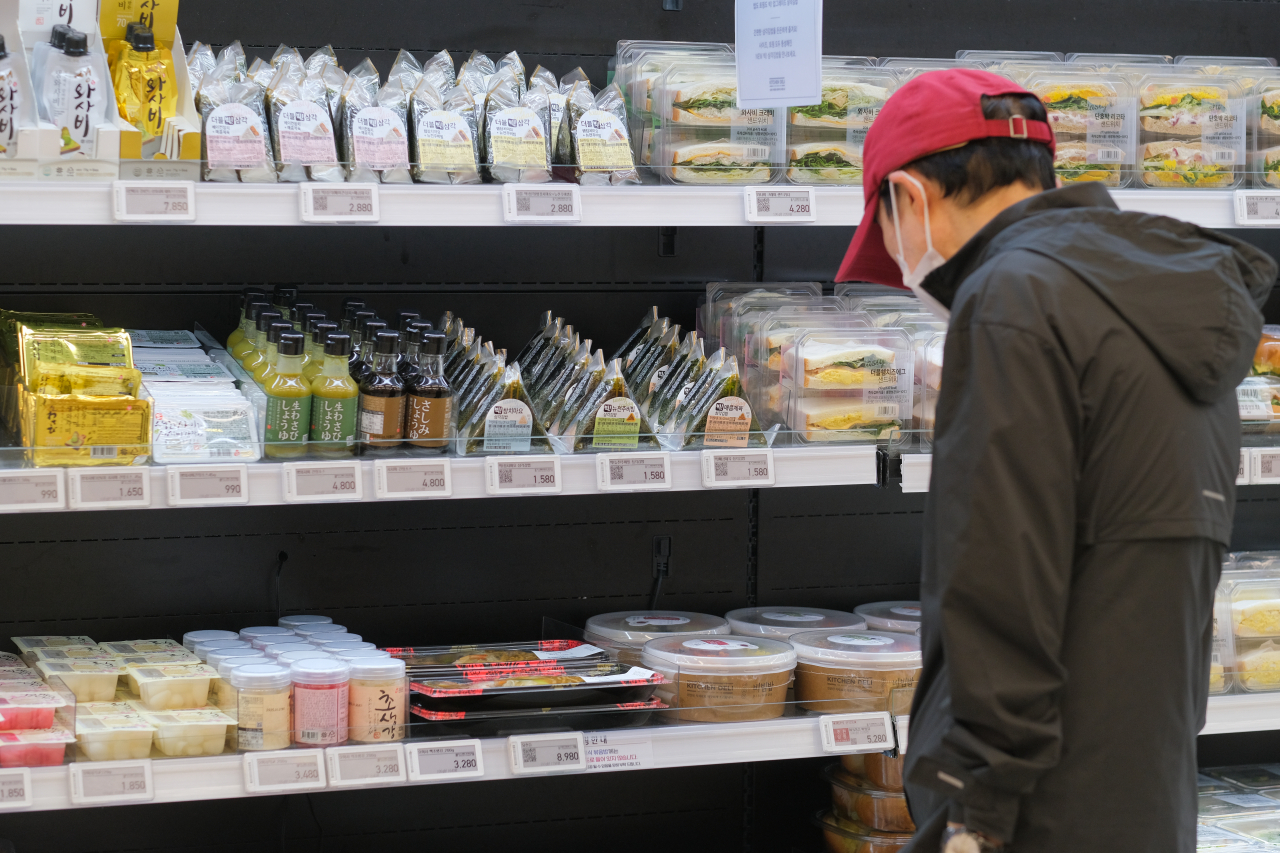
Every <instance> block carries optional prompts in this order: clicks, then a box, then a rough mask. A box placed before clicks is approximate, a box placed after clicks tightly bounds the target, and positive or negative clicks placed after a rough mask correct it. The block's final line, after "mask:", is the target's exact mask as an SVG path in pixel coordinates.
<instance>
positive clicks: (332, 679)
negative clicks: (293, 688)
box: [289, 657, 351, 684]
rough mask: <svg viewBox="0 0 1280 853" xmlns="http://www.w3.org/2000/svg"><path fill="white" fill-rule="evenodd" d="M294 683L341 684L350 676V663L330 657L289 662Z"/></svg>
mask: <svg viewBox="0 0 1280 853" xmlns="http://www.w3.org/2000/svg"><path fill="white" fill-rule="evenodd" d="M289 675H290V676H292V677H293V683H294V684H341V683H342V682H344V681H346V680H347V679H349V678H350V677H351V665H350V664H348V663H347V662H346V661H344V660H335V659H333V658H331V657H325V658H308V659H307V660H300V661H294V662H293V663H291V664H289Z"/></svg>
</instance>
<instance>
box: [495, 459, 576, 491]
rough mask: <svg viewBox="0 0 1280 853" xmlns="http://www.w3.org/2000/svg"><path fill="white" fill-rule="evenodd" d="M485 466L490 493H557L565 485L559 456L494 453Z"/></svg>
mask: <svg viewBox="0 0 1280 853" xmlns="http://www.w3.org/2000/svg"><path fill="white" fill-rule="evenodd" d="M484 466H485V467H484V473H485V476H484V488H485V491H486V492H487V493H488V494H490V495H556V494H559V493H560V492H561V491H562V490H563V488H564V487H563V486H562V484H561V480H560V457H558V456H523V457H514V458H511V459H503V458H500V457H496V456H490V457H489V458H487V459H485V460H484Z"/></svg>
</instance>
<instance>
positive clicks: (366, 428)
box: [359, 324, 405, 456]
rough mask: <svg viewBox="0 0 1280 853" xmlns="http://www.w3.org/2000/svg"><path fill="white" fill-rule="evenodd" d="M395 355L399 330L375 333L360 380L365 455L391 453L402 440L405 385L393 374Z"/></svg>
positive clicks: (398, 347) (398, 342) (361, 432)
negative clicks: (369, 358)
mask: <svg viewBox="0 0 1280 853" xmlns="http://www.w3.org/2000/svg"><path fill="white" fill-rule="evenodd" d="M370 325H373V324H370ZM399 354H400V333H399V332H385V331H379V332H377V338H376V339H375V340H374V342H373V365H372V368H371V370H370V371H369V372H368V373H367V374H365V375H364V376H362V377H361V379H360V424H359V426H360V441H361V442H362V445H363V452H364V453H366V454H369V455H374V456H377V455H380V454H382V455H386V454H390V453H393V452H394V451H395V449H396V448H397V447H399V446H400V445H401V444H402V443H403V442H404V413H405V388H404V380H403V379H401V378H400V375H399V374H398V373H396V360H397V358H398V357H399Z"/></svg>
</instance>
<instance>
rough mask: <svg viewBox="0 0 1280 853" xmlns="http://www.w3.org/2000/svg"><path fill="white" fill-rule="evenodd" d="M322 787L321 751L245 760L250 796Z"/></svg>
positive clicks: (263, 754)
mask: <svg viewBox="0 0 1280 853" xmlns="http://www.w3.org/2000/svg"><path fill="white" fill-rule="evenodd" d="M72 766H73V767H74V766H75V765H74V764H73V765H72ZM325 785H326V780H325V772H324V750H320V749H307V750H301V749H300V750H296V751H295V750H283V751H280V752H254V753H249V754H248V755H246V756H245V757H244V789H245V790H246V791H248V792H249V793H251V794H264V793H278V792H280V791H307V790H312V789H314V788H323V787H325Z"/></svg>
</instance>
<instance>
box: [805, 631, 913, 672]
mask: <svg viewBox="0 0 1280 853" xmlns="http://www.w3.org/2000/svg"><path fill="white" fill-rule="evenodd" d="M791 645H792V646H794V647H795V650H796V656H797V657H798V658H799V660H800V662H801V663H812V664H817V665H818V666H834V667H839V666H852V667H861V668H865V669H917V668H919V667H920V665H921V663H920V662H921V654H920V638H919V637H917V636H916V635H915V634H903V633H901V632H895V631H850V630H847V629H846V630H833V631H811V632H809V633H807V634H793V635H792V637H791Z"/></svg>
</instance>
